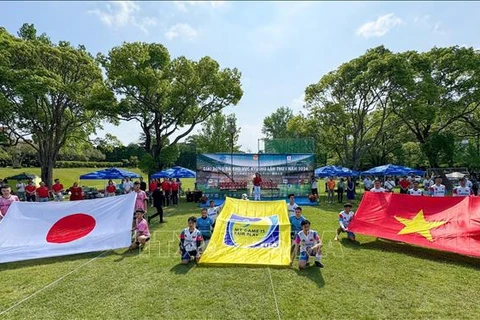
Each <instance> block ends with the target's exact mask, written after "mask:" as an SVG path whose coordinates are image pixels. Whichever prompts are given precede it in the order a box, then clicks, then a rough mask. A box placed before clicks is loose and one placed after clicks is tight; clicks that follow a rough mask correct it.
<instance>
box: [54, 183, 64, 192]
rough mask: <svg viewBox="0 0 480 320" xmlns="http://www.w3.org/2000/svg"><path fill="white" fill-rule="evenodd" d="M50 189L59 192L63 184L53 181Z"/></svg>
mask: <svg viewBox="0 0 480 320" xmlns="http://www.w3.org/2000/svg"><path fill="white" fill-rule="evenodd" d="M52 190H53V192H55V193H57V192H59V191H60V190H63V184H61V183H55V184H54V185H53V186H52Z"/></svg>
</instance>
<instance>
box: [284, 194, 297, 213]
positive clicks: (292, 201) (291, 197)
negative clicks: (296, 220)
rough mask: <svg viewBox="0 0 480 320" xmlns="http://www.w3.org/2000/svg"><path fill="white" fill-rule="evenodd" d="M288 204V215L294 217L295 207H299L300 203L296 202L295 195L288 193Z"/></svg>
mask: <svg viewBox="0 0 480 320" xmlns="http://www.w3.org/2000/svg"><path fill="white" fill-rule="evenodd" d="M288 200H289V202H288V204H287V210H288V217H293V216H294V215H295V209H296V208H298V204H296V203H295V195H294V194H293V193H292V194H289V195H288Z"/></svg>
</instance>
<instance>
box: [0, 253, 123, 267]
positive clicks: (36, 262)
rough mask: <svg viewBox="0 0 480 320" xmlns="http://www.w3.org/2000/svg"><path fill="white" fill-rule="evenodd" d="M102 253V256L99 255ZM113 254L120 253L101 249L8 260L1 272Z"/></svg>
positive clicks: (99, 257) (3, 264) (1, 265)
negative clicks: (31, 258) (55, 255)
mask: <svg viewBox="0 0 480 320" xmlns="http://www.w3.org/2000/svg"><path fill="white" fill-rule="evenodd" d="M99 255H101V256H99ZM111 255H118V253H116V252H114V251H112V250H110V251H108V252H105V251H104V253H103V254H102V252H101V251H97V252H89V253H79V254H73V255H66V256H59V257H51V258H42V259H33V260H24V261H16V262H8V263H2V264H0V272H1V271H4V270H15V269H21V268H30V267H36V266H44V265H50V264H55V263H63V262H67V261H75V260H80V259H88V260H89V259H93V258H96V257H98V259H103V258H105V257H108V256H111Z"/></svg>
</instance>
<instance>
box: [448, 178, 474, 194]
mask: <svg viewBox="0 0 480 320" xmlns="http://www.w3.org/2000/svg"><path fill="white" fill-rule="evenodd" d="M459 182H460V185H459V186H457V187H455V188H453V196H454V197H468V196H471V195H473V191H472V189H470V188H469V187H468V186H467V179H466V178H465V177H463V178H461V179H460V181H459Z"/></svg>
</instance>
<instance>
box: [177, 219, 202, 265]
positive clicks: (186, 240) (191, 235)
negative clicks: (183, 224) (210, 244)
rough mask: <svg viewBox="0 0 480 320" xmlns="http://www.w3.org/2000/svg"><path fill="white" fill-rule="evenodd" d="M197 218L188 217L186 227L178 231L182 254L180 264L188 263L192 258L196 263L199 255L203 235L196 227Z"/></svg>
mask: <svg viewBox="0 0 480 320" xmlns="http://www.w3.org/2000/svg"><path fill="white" fill-rule="evenodd" d="M196 223H197V218H195V217H193V216H192V217H190V218H188V227H187V228H185V229H183V230H182V232H181V233H180V244H179V246H180V254H181V255H182V264H188V263H189V262H190V261H191V260H192V259H195V263H198V261H199V260H200V256H201V253H202V252H201V251H202V244H203V237H202V233H201V232H200V231H199V230H198V229H197V228H196V226H195V225H196Z"/></svg>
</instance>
